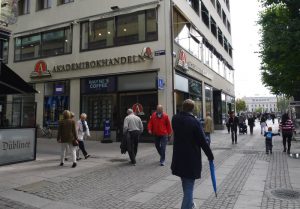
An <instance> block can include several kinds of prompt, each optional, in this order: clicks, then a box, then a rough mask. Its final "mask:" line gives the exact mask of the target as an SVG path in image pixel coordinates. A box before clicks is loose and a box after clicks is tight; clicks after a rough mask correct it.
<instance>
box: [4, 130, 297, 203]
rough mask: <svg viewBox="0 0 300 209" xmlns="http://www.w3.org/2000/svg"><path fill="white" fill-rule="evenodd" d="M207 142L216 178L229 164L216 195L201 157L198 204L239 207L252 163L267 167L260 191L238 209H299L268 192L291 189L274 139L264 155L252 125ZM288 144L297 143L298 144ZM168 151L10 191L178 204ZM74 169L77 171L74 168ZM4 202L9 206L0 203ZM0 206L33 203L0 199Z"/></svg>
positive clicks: (70, 199)
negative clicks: (202, 194) (162, 162)
mask: <svg viewBox="0 0 300 209" xmlns="http://www.w3.org/2000/svg"><path fill="white" fill-rule="evenodd" d="M212 140H213V143H212V149H213V152H214V154H215V167H216V173H217V178H218V170H220V172H221V170H222V169H224V168H223V167H224V165H225V164H228V163H229V165H230V166H231V167H230V170H228V172H227V173H226V176H224V178H221V179H220V182H218V183H219V185H218V197H217V198H216V197H215V195H214V193H213V191H212V188H211V186H210V187H207V186H206V187H205V185H206V183H205V182H207V181H208V180H209V179H210V173H209V166H208V163H207V160H206V157H203V171H202V178H201V179H200V180H198V181H196V185H195V188H200V190H201V189H202V187H203V190H207V191H209V192H208V196H207V198H206V199H200V203H198V202H197V204H198V205H197V206H198V208H201V209H202V208H203V209H204V208H205V209H221V208H224V209H225V208H226V209H227V208H228V209H231V208H232V209H236V208H239V207H238V206H237V205H236V204H238V203H237V202H238V199H239V198H240V197H241V194H242V193H243V191H244V190H245V189H247V185H248V183H249V182H248V183H247V181H249V178H250V177H251V176H250V175H251V172H252V173H253V169H254V167H255V165H256V163H257V162H264V163H265V164H266V165H268V166H267V167H265V168H263V169H264V170H265V171H266V172H265V173H266V175H265V180H264V181H263V182H264V185H260V186H262V188H263V191H262V192H261V197H260V198H259V201H258V205H256V206H255V207H254V206H253V207H251V208H250V207H244V208H247V209H252V208H253V209H254V208H262V209H269V208H272V209H273V208H291V209H292V208H300V201H299V199H297V200H288V199H278V198H275V197H274V196H273V195H271V191H272V190H274V189H278V188H281V189H290V190H293V187H292V185H291V182H290V177H289V172H288V163H287V158H288V157H287V155H286V154H285V153H282V144H281V138H280V137H277V138H274V148H273V154H272V155H266V154H265V152H264V138H263V137H262V136H260V135H259V132H258V129H256V133H255V136H249V135H239V136H238V144H237V145H232V144H231V139H230V135H229V134H227V133H226V132H224V131H223V132H217V133H216V134H214V135H213V136H212ZM293 145H294V147H300V145H299V143H296V144H293ZM171 149H172V146H168V152H167V159H168V160H167V165H166V166H164V167H161V166H159V162H158V155H157V153H156V152H155V151H154V149H153V152H152V153H151V154H148V155H146V156H142V157H139V156H138V161H137V166H131V165H130V164H129V162H128V161H122V160H120V162H118V163H114V164H112V165H110V166H106V167H103V166H99V167H95V168H93V169H92V170H90V171H88V172H84V173H78V175H74V176H73V175H69V174H64V175H62V176H61V178H60V179H59V180H57V178H56V180H55V178H53V179H51V178H49V179H46V180H42V181H37V182H34V183H32V184H27V185H24V186H20V187H17V188H15V190H16V191H19V192H25V193H26V194H30V195H34V196H37V197H40V198H43V199H47V200H50V201H54V202H64V203H67V204H72V205H74V206H78V207H82V208H91V209H92V208H95V209H96V208H99V209H102V208H103V209H104V208H105V209H114V208H123V209H160V208H165V209H174V208H180V206H179V205H180V202H181V199H182V188H181V182H180V181H179V179H177V178H174V177H173V176H171V172H170V168H169V167H170V159H171V154H172V153H171ZM236 154H238V155H239V156H240V158H239V159H238V160H237V161H236V162H235V163H233V162H229V159H231V158H234V156H236ZM226 168H228V167H226V166H225V170H226ZM74 172H77V171H76V169H74ZM299 172H300V170H299ZM217 180H218V179H217ZM250 183H251V182H250ZM254 183H255V182H254ZM160 184H161V185H160ZM252 199H253V198H252ZM6 205H10V207H5V206H6ZM0 208H1V209H2V208H16V209H19V208H21V209H23V208H34V207H30V206H28V205H22V204H18V202H14V201H12V200H9V199H5V198H3V199H2V197H1V198H0ZM240 208H242V207H240Z"/></svg>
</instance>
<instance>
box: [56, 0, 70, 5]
mask: <svg viewBox="0 0 300 209" xmlns="http://www.w3.org/2000/svg"><path fill="white" fill-rule="evenodd" d="M71 2H74V0H57V5H61V4H68V3H71Z"/></svg>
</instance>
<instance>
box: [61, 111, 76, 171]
mask: <svg viewBox="0 0 300 209" xmlns="http://www.w3.org/2000/svg"><path fill="white" fill-rule="evenodd" d="M76 140H77V132H76V122H75V121H74V120H72V119H71V114H70V111H68V110H65V111H64V112H63V120H61V121H59V125H58V132H57V141H58V142H59V143H61V158H60V160H61V161H60V166H63V165H64V160H65V155H66V151H67V149H68V148H69V150H71V152H72V160H73V165H72V168H75V167H76V166H77V163H76V146H73V144H75V143H74V142H76Z"/></svg>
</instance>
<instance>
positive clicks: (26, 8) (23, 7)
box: [18, 0, 30, 16]
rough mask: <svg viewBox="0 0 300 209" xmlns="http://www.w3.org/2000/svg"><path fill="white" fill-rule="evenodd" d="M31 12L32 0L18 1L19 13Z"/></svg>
mask: <svg viewBox="0 0 300 209" xmlns="http://www.w3.org/2000/svg"><path fill="white" fill-rule="evenodd" d="M29 12H30V0H19V1H18V14H19V16H20V15H26V14H29Z"/></svg>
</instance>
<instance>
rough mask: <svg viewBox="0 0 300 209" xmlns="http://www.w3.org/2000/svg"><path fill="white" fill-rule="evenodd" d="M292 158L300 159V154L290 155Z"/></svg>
mask: <svg viewBox="0 0 300 209" xmlns="http://www.w3.org/2000/svg"><path fill="white" fill-rule="evenodd" d="M290 157H291V158H295V159H300V154H299V153H293V154H290Z"/></svg>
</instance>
